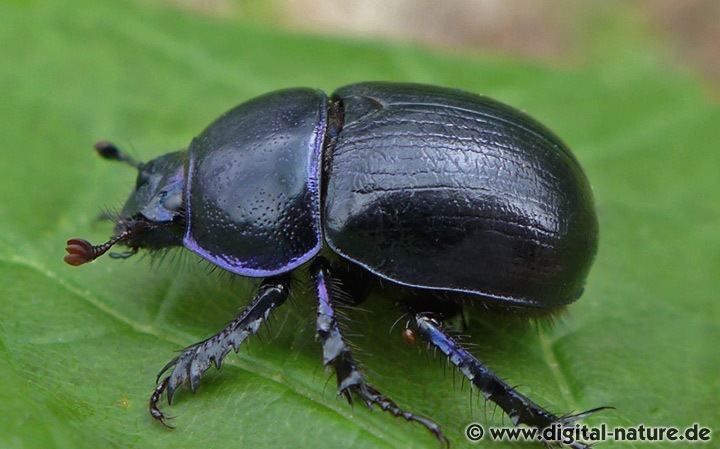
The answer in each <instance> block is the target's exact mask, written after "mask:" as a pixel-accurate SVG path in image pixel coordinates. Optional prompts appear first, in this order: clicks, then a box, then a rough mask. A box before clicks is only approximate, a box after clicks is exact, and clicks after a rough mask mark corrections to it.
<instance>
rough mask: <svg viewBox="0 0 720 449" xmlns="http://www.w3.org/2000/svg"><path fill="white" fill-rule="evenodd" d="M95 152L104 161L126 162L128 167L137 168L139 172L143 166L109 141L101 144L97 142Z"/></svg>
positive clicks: (101, 141) (102, 141)
mask: <svg viewBox="0 0 720 449" xmlns="http://www.w3.org/2000/svg"><path fill="white" fill-rule="evenodd" d="M95 151H97V152H98V154H99V155H100V156H101V157H102V158H103V159H108V160H111V161H120V162H124V163H126V164H128V165H131V166H133V167H135V168H136V169H138V170H140V168H141V167H142V165H143V164H142V163H141V162H138V161H136V160H135V159H133V158H132V157H130V156H128V155H127V154H125V153H124V152H122V151H120V148H118V147H117V146H115V144H114V143H112V142H108V141H107V140H100V141H99V142H97V143H96V144H95Z"/></svg>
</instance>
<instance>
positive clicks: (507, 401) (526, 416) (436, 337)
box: [411, 312, 608, 449]
mask: <svg viewBox="0 0 720 449" xmlns="http://www.w3.org/2000/svg"><path fill="white" fill-rule="evenodd" d="M411 321H412V323H413V324H414V327H415V328H416V331H417V333H418V334H419V335H420V337H422V338H423V339H424V340H426V341H427V342H428V343H430V344H431V345H433V346H435V347H436V348H438V349H439V350H440V351H441V352H442V353H443V354H445V356H446V357H448V359H449V361H450V362H451V363H452V364H453V365H455V367H456V368H458V369H459V370H460V371H461V372H462V374H463V375H464V376H465V377H467V378H468V380H470V382H471V383H472V384H473V385H474V386H475V387H477V388H478V389H479V390H480V392H481V393H482V395H483V396H484V397H485V399H487V400H490V401H492V402H494V403H496V404H497V405H499V406H500V408H502V409H503V410H504V411H505V413H506V414H507V415H508V416H509V417H510V420H511V421H512V423H513V424H514V425H518V424H525V425H527V426H530V427H534V428H536V429H538V430H542V429H545V428H547V427H550V426H552V425H556V426H558V427H563V426H567V425H569V424H572V423H573V422H575V421H578V420H580V419H582V418H584V417H586V416H588V415H590V414H592V413H595V412H597V411H599V410H603V409H606V408H608V407H599V408H596V409H592V410H588V411H587V412H584V413H579V414H577V415H565V416H557V415H555V414H553V413H550V412H549V411H547V410H546V409H544V408H543V407H541V406H540V405H538V404H536V403H535V402H533V401H532V400H531V399H530V398H528V397H527V396H524V395H523V394H521V393H520V392H518V391H517V390H516V389H515V388H513V387H512V386H510V385H509V384H508V383H507V382H505V381H504V380H502V379H500V378H499V377H498V376H497V375H496V374H495V373H493V372H492V371H490V369H488V368H487V367H486V366H485V365H484V364H483V363H482V362H480V361H479V360H478V359H477V358H475V357H474V356H473V355H472V354H470V353H469V352H468V351H467V350H466V349H465V348H463V347H462V346H461V345H460V344H459V343H458V342H457V341H456V340H455V339H453V338H452V337H451V336H450V335H449V334H448V332H447V331H446V330H445V329H443V327H442V326H441V324H440V322H441V318H440V317H439V316H438V315H436V314H433V313H427V312H423V313H415V314H414V317H413V319H412V320H411ZM544 443H545V444H546V445H549V444H551V443H554V444H558V445H560V446H562V445H563V444H566V445H567V446H568V447H571V448H573V449H588V448H589V447H590V446H588V445H587V444H585V443H583V442H581V441H572V442H570V443H561V442H559V441H544Z"/></svg>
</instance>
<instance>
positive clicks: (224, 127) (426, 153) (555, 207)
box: [65, 83, 598, 448]
mask: <svg viewBox="0 0 720 449" xmlns="http://www.w3.org/2000/svg"><path fill="white" fill-rule="evenodd" d="M96 149H97V150H98V152H99V153H100V154H101V155H102V156H103V157H105V158H108V159H116V160H121V161H124V162H127V163H129V164H131V165H133V166H135V167H136V168H137V169H138V171H139V175H138V177H137V184H136V186H135V191H134V192H133V193H132V194H131V195H130V198H129V199H128V201H127V203H126V204H125V206H124V208H123V210H122V212H121V214H120V217H118V219H117V222H116V226H115V235H114V236H113V237H112V238H111V239H110V240H109V241H108V242H107V243H105V244H102V245H97V246H93V245H91V244H90V243H88V242H87V241H85V240H82V239H71V240H69V241H68V246H67V248H66V249H67V252H68V253H69V254H68V255H66V256H65V261H66V262H67V263H69V264H71V265H81V264H84V263H86V262H89V261H91V260H93V259H95V258H97V257H99V256H100V255H102V254H104V253H105V252H107V251H108V250H109V249H110V247H111V246H113V245H114V244H116V243H122V244H124V245H125V246H127V247H128V248H129V250H128V251H126V252H124V253H120V254H111V255H112V256H114V257H121V258H124V257H128V256H130V255H132V254H134V253H136V252H137V251H138V249H140V248H146V249H150V250H158V249H163V248H168V247H172V246H181V245H182V246H185V247H186V248H188V249H190V250H191V251H193V252H195V253H197V254H199V255H200V256H201V257H203V258H205V259H207V260H208V261H210V262H211V263H212V264H214V265H217V266H219V267H221V268H223V269H224V270H227V271H229V272H231V273H234V274H237V275H240V276H250V277H261V278H264V281H263V282H262V284H261V286H260V287H259V292H258V294H257V296H256V297H255V299H254V300H253V301H252V303H251V304H250V306H248V307H247V309H245V310H244V311H243V312H242V313H241V314H240V315H239V316H238V317H237V318H236V319H235V320H234V321H233V322H231V323H230V324H229V325H228V326H227V327H226V328H225V329H223V330H221V331H220V332H218V333H217V334H215V335H214V336H212V337H210V338H209V339H207V340H205V341H202V342H200V343H197V344H195V345H192V346H190V347H188V348H186V349H185V350H184V351H183V352H182V353H181V354H180V355H179V356H178V357H176V358H174V359H173V360H172V361H170V362H169V363H168V364H167V365H165V367H164V368H163V369H162V370H161V372H160V374H159V375H158V381H159V382H158V386H157V388H156V389H155V391H154V392H153V394H152V396H151V399H150V412H151V414H152V416H153V417H154V418H155V419H157V420H159V421H160V422H162V423H164V424H166V425H167V422H166V418H165V416H164V415H163V413H162V412H161V411H160V410H159V408H158V401H159V400H160V397H161V395H162V394H163V392H164V391H165V390H167V397H168V402H170V401H171V400H172V396H173V392H174V391H175V390H176V388H178V387H179V386H180V385H182V384H183V383H185V382H186V381H189V383H190V388H191V390H192V391H193V392H195V391H196V390H197V387H198V381H199V380H200V377H201V376H202V374H203V372H205V371H206V370H207V369H208V368H209V367H210V365H211V364H213V363H214V364H215V365H216V367H217V368H220V365H221V363H222V360H223V358H224V357H225V355H227V354H228V353H229V352H230V350H231V349H234V350H235V351H236V352H237V351H238V349H239V346H240V344H241V343H242V342H243V341H244V340H245V338H246V337H247V336H249V335H250V334H254V333H256V332H257V330H258V328H259V326H260V324H261V323H262V322H263V321H265V320H266V319H267V318H268V316H269V315H270V313H271V312H272V311H273V310H274V309H275V308H276V307H277V306H279V305H280V304H282V303H283V302H284V301H285V299H286V298H287V296H288V292H289V284H290V279H291V273H292V272H293V271H294V270H295V269H297V268H299V267H301V266H306V268H307V269H308V270H309V272H310V274H311V275H312V278H313V280H314V286H315V289H316V296H317V299H318V313H317V334H318V336H319V338H320V340H321V342H322V347H323V358H324V363H325V365H326V366H329V365H332V366H333V368H334V369H335V372H336V374H337V381H338V393H339V394H341V395H344V396H345V397H346V398H347V399H348V401H352V396H353V394H355V395H357V396H358V397H360V398H361V399H362V400H363V401H364V402H365V403H366V404H367V405H368V406H372V405H377V406H379V407H380V408H382V409H383V410H386V411H389V412H390V413H392V414H393V415H395V416H402V417H404V418H405V419H407V420H408V421H416V422H419V423H421V424H422V425H424V426H425V427H427V428H428V429H429V430H430V431H431V432H433V433H434V434H435V436H436V437H437V438H438V439H439V440H440V441H441V443H442V444H443V445H445V444H446V439H445V437H444V436H443V434H442V432H441V430H440V427H439V426H438V425H437V424H436V423H435V422H433V421H432V420H430V419H428V418H424V417H421V416H418V415H415V414H413V413H410V412H407V411H404V410H402V409H401V408H400V407H398V406H397V405H396V404H395V403H394V402H393V401H392V400H390V399H389V398H388V397H386V396H384V395H383V394H381V393H380V392H379V391H377V390H376V389H374V388H373V387H372V386H370V385H369V384H368V383H367V382H366V380H365V378H364V376H363V374H362V373H361V371H360V370H359V368H358V365H357V363H356V361H355V359H354V357H353V354H352V352H351V350H350V349H349V347H348V345H347V343H346V340H345V339H344V337H343V336H342V334H341V327H340V326H339V325H338V321H337V315H336V312H335V309H336V306H337V304H338V302H339V301H340V300H341V298H343V297H347V296H353V297H354V298H353V299H354V300H356V301H357V302H359V301H360V300H362V299H363V298H364V296H366V295H367V294H368V291H369V289H370V286H372V285H376V284H378V283H373V282H372V281H377V280H379V279H380V278H382V279H385V280H388V281H391V282H390V285H394V286H398V291H400V292H402V291H404V292H409V293H411V294H409V295H404V296H407V298H406V299H404V300H403V298H401V297H398V300H399V303H400V304H402V305H403V307H404V308H405V310H404V312H405V313H406V314H407V316H408V320H409V325H410V327H411V328H412V329H411V331H410V333H411V334H412V335H413V336H412V340H413V341H414V338H415V337H414V334H415V333H416V334H417V335H419V336H420V337H421V338H423V339H424V340H425V341H427V342H428V343H429V344H430V345H432V346H435V347H436V348H437V349H439V350H440V351H441V352H442V353H444V354H445V355H446V356H447V357H448V358H449V360H450V361H451V362H452V363H453V364H454V365H455V366H456V367H458V368H459V369H460V371H461V372H462V373H463V374H464V375H465V376H466V377H467V378H468V379H469V380H470V381H471V383H472V384H473V385H475V386H476V387H477V388H478V389H479V390H480V391H481V392H482V394H483V395H484V396H485V398H487V399H489V400H491V401H493V402H495V403H496V404H498V405H499V406H500V407H501V408H502V409H503V410H504V411H505V413H507V414H508V415H509V417H510V419H511V420H512V422H513V423H514V424H516V425H517V424H525V425H528V426H532V427H536V428H538V429H543V428H546V427H548V426H550V425H552V424H558V425H566V424H569V423H571V422H574V421H575V420H577V419H580V418H582V417H584V416H586V415H587V414H589V413H590V412H592V411H594V410H591V411H590V412H586V413H581V414H578V415H573V416H557V415H554V414H552V413H550V412H548V411H547V410H545V409H544V408H542V407H540V406H539V405H537V404H536V403H534V402H533V401H531V400H530V399H529V398H527V397H525V396H523V395H522V394H520V393H519V392H518V391H516V390H515V389H514V388H512V387H511V386H510V385H508V384H507V383H506V382H504V381H503V380H502V379H500V378H499V377H497V376H496V375H495V374H494V373H492V372H491V371H490V370H488V369H487V368H486V367H485V366H484V365H483V364H482V363H481V362H480V361H478V360H477V359H476V358H475V357H474V356H472V355H471V354H470V353H469V352H467V351H466V350H465V349H463V348H462V347H461V346H460V345H459V344H458V342H457V341H456V340H455V339H453V338H452V337H451V336H450V335H449V333H448V331H447V330H446V329H445V328H444V327H443V326H442V325H441V322H442V321H443V320H445V319H447V318H449V317H451V316H454V315H456V314H457V313H459V312H460V310H461V305H462V304H469V305H472V306H482V307H484V308H488V309H493V308H494V309H502V310H509V311H519V312H522V313H530V314H533V315H542V314H547V313H552V312H554V311H557V310H558V309H560V308H562V307H563V306H565V305H567V304H569V303H571V302H573V301H575V300H576V299H577V298H578V297H579V296H580V295H581V293H582V291H583V287H584V283H585V279H586V277H587V274H588V271H589V269H590V265H591V264H592V260H593V258H594V255H595V252H596V249H597V241H598V225H597V218H596V214H595V209H594V205H593V198H592V192H591V189H590V185H589V183H588V180H587V178H586V177H585V175H584V173H583V171H582V170H581V168H580V166H579V164H578V162H577V161H576V159H575V158H574V157H573V155H572V154H571V152H570V150H569V149H568V148H567V147H566V146H565V145H564V144H563V142H562V141H561V140H560V139H559V138H558V137H557V136H555V135H554V134H553V133H552V132H551V131H549V130H548V129H547V128H545V127H544V126H542V125H541V124H539V123H538V122H537V121H535V120H534V119H532V118H531V117H529V116H527V115H525V114H523V113H522V112H520V111H518V110H516V109H513V108H511V107H509V106H506V105H504V104H502V103H499V102H497V101H494V100H491V99H488V98H485V97H481V96H477V95H474V94H470V93H467V92H463V91H459V90H453V89H446V88H440V87H434V86H426V85H418V84H393V83H360V84H352V85H349V86H346V87H343V88H341V89H338V90H337V91H336V92H335V93H334V95H333V96H332V97H331V98H328V97H327V96H326V95H325V94H324V93H323V92H321V91H318V90H313V89H305V88H299V89H287V90H281V91H278V92H273V93H269V94H266V95H263V96H261V97H258V98H256V99H254V100H250V101H248V102H246V103H244V104H241V105H240V106H237V107H236V108H234V109H232V110H230V111H229V112H227V113H225V114H224V115H222V116H221V117H220V118H219V119H217V120H216V121H215V122H214V123H212V124H211V125H210V126H209V127H207V128H206V129H205V130H204V131H203V132H202V134H200V136H198V137H197V138H196V139H194V140H193V141H192V143H191V144H190V147H189V148H188V149H187V150H186V151H179V152H176V153H170V154H167V155H164V156H161V157H158V158H157V159H154V160H152V161H150V162H148V163H145V164H141V163H138V162H135V161H133V160H132V159H131V158H129V157H128V156H127V155H125V154H124V153H122V152H120V151H119V150H118V149H117V148H116V147H115V146H114V145H112V144H110V143H107V142H100V143H98V144H97V145H96ZM358 279H360V281H358ZM386 284H387V283H386ZM169 370H171V373H170V374H169V375H167V376H166V377H165V378H164V379H162V381H160V378H161V377H162V375H163V374H164V373H165V372H167V371H169ZM595 410H597V409H595ZM571 446H572V447H575V448H584V447H586V445H584V444H583V443H581V442H574V443H571Z"/></svg>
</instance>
